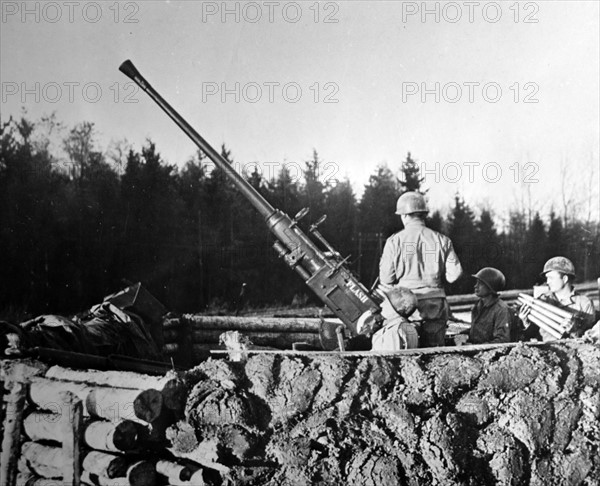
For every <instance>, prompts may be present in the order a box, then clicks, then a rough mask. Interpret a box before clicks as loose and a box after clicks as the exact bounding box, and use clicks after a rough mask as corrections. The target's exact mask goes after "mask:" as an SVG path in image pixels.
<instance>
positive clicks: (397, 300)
mask: <svg viewBox="0 0 600 486" xmlns="http://www.w3.org/2000/svg"><path fill="white" fill-rule="evenodd" d="M386 296H387V298H388V300H389V301H390V304H392V307H393V308H394V310H395V311H396V312H397V313H398V314H400V315H401V316H402V317H408V316H410V315H411V314H412V313H413V312H414V311H415V309H416V308H417V296H416V295H415V294H413V293H412V291H410V290H409V289H406V288H404V287H394V288H393V289H391V290H389V291H388V292H387V293H386Z"/></svg>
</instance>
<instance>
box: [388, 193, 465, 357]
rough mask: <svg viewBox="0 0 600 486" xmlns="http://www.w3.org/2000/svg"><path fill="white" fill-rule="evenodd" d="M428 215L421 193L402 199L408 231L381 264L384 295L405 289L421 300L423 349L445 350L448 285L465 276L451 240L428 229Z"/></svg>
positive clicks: (400, 210)
mask: <svg viewBox="0 0 600 486" xmlns="http://www.w3.org/2000/svg"><path fill="white" fill-rule="evenodd" d="M428 212H429V209H428V208H427V203H426V202H425V198H424V197H423V195H422V194H420V193H418V192H406V193H404V194H402V195H401V196H400V197H399V198H398V202H397V207H396V214H398V215H400V217H401V218H402V223H403V224H404V229H403V230H402V231H399V232H398V233H395V234H393V235H392V236H390V237H389V238H388V240H387V241H386V243H385V247H384V249H383V254H382V256H381V260H380V262H379V280H380V282H381V287H382V289H383V290H384V291H386V290H388V289H389V288H391V287H395V286H401V287H405V288H408V289H410V290H411V291H412V292H414V294H415V295H416V296H417V300H418V305H417V311H418V312H416V313H415V317H416V318H417V319H422V324H421V332H420V346H421V347H430V346H444V344H445V334H446V327H447V322H448V303H447V301H446V294H445V292H444V282H448V283H452V282H455V281H456V280H458V278H459V277H460V276H461V274H462V267H461V265H460V262H459V260H458V256H457V255H456V253H455V251H454V247H453V245H452V241H450V238H448V237H447V236H444V235H442V234H440V233H438V232H437V231H433V230H432V229H429V228H427V227H426V226H425V217H426V215H427V213H428ZM417 314H418V316H417Z"/></svg>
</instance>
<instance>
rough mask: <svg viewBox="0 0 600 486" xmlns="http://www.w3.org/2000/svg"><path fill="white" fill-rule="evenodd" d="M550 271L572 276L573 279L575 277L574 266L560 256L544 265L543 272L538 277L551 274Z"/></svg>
mask: <svg viewBox="0 0 600 486" xmlns="http://www.w3.org/2000/svg"><path fill="white" fill-rule="evenodd" d="M552 270H556V271H557V272H560V273H564V274H566V275H572V276H573V277H574V276H575V265H573V262H572V261H571V260H569V259H568V258H565V257H562V256H557V257H554V258H550V260H548V261H547V262H546V264H545V265H544V271H543V272H542V273H541V274H540V275H546V273H547V272H551V271H552Z"/></svg>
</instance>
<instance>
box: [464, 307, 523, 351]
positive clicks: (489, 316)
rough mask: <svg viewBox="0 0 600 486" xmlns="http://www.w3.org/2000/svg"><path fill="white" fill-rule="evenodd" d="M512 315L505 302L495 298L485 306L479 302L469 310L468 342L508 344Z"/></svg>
mask: <svg viewBox="0 0 600 486" xmlns="http://www.w3.org/2000/svg"><path fill="white" fill-rule="evenodd" d="M512 327H513V314H512V312H511V310H510V309H509V307H508V305H507V304H506V302H504V301H503V300H501V299H500V298H498V296H495V297H494V298H493V300H491V301H490V302H489V303H487V304H485V303H484V302H483V300H479V302H477V303H476V304H475V306H474V307H473V309H472V310H471V329H470V331H469V342H470V343H472V344H483V343H508V342H510V341H511V329H512Z"/></svg>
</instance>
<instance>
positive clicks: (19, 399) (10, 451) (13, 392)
mask: <svg viewBox="0 0 600 486" xmlns="http://www.w3.org/2000/svg"><path fill="white" fill-rule="evenodd" d="M4 386H5V387H6V389H8V390H10V393H9V394H8V395H7V396H6V397H5V398H4V401H5V404H6V409H5V416H4V423H3V430H4V434H3V437H2V452H1V453H0V484H1V485H2V486H12V485H13V484H14V482H15V479H16V477H17V465H18V460H19V447H20V438H21V420H22V418H23V409H24V407H25V401H26V397H27V393H26V389H25V385H24V384H23V383H20V382H7V383H5V385H4Z"/></svg>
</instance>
